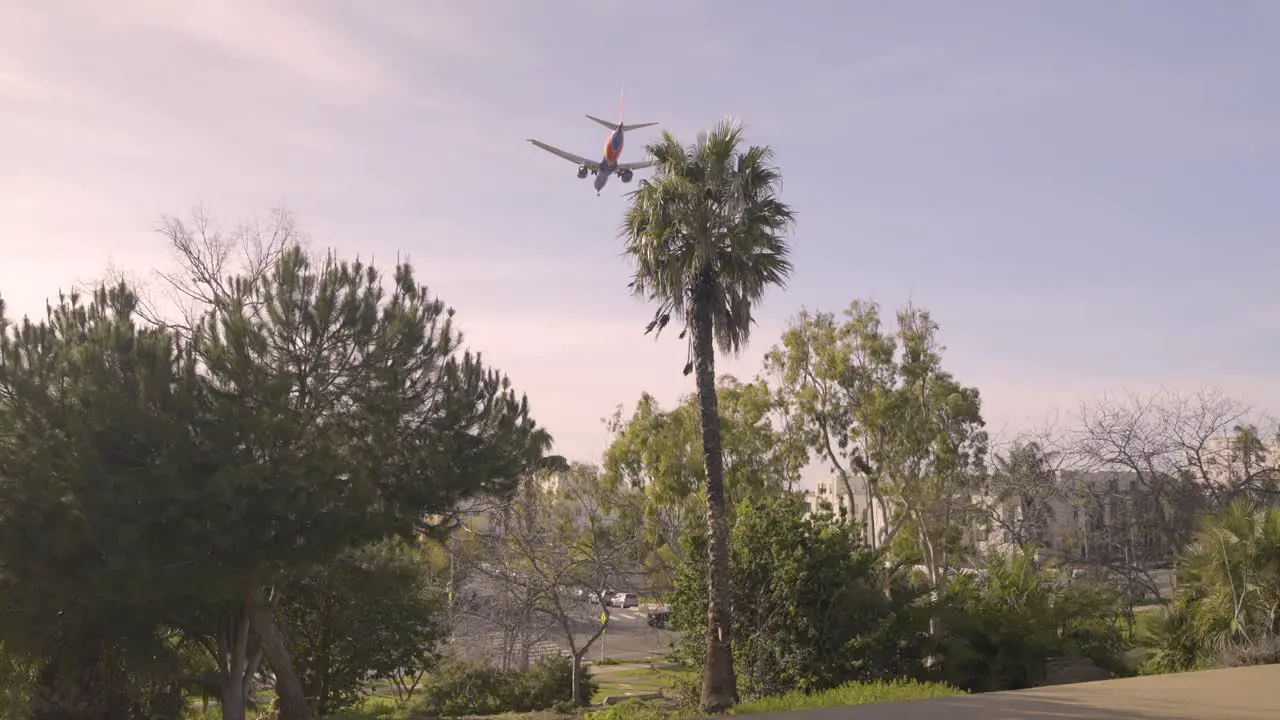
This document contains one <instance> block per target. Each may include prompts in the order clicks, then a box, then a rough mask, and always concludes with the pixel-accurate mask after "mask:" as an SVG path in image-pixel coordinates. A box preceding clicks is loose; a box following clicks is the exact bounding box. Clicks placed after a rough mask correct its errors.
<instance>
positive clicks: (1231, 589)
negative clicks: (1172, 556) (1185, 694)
mask: <svg viewBox="0 0 1280 720" xmlns="http://www.w3.org/2000/svg"><path fill="white" fill-rule="evenodd" d="M1178 576H1179V579H1180V584H1179V587H1178V590H1177V593H1176V595H1175V597H1174V601H1173V603H1172V604H1171V605H1170V606H1169V607H1168V608H1167V609H1166V610H1164V611H1162V614H1161V616H1160V618H1159V621H1158V622H1157V623H1156V624H1155V625H1154V626H1153V627H1152V639H1151V650H1150V652H1149V653H1148V655H1147V661H1146V664H1145V667H1144V670H1145V671H1146V672H1169V671H1181V670H1189V669H1193V668H1198V667H1205V666H1211V665H1238V664H1249V663H1254V662H1263V661H1266V659H1267V658H1270V657H1274V656H1276V655H1280V654H1278V653H1275V652H1274V649H1273V648H1272V645H1273V643H1274V638H1275V636H1276V634H1277V632H1280V613H1277V611H1276V608H1277V607H1280V508H1277V507H1275V506H1259V505H1256V504H1254V503H1252V502H1249V501H1247V500H1238V501H1236V502H1234V503H1232V504H1231V505H1229V506H1228V507H1226V508H1223V509H1222V510H1220V511H1219V512H1218V513H1217V514H1215V515H1213V516H1209V517H1207V518H1205V519H1204V520H1203V521H1202V522H1201V525H1200V528H1199V530H1198V531H1197V532H1196V533H1195V535H1194V536H1193V537H1192V541H1191V543H1190V544H1189V545H1187V547H1186V548H1184V549H1183V552H1182V553H1181V555H1180V557H1179V558H1178Z"/></svg>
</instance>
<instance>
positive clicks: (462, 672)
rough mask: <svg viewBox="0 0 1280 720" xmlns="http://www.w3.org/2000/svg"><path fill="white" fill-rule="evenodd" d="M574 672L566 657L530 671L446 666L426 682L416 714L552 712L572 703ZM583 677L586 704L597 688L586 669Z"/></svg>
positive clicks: (582, 699) (582, 698) (415, 706)
mask: <svg viewBox="0 0 1280 720" xmlns="http://www.w3.org/2000/svg"><path fill="white" fill-rule="evenodd" d="M572 673H573V663H572V662H571V661H570V660H569V658H566V657H562V656H556V657H553V658H548V659H546V660H542V661H540V662H538V663H536V664H534V665H533V666H531V667H530V668H529V669H528V670H499V669H498V668H495V667H491V666H487V665H475V664H470V663H464V662H447V663H444V664H442V665H441V666H440V668H439V670H438V671H437V672H436V673H435V674H434V675H432V676H431V677H430V678H428V679H427V680H425V681H424V682H423V684H422V687H421V688H420V689H419V690H418V693H417V695H416V701H415V702H414V703H413V710H414V712H413V714H414V715H415V716H428V717H439V716H451V717H457V716H460V715H497V714H499V713H504V712H530V711H533V710H547V709H550V708H552V707H555V706H557V705H558V704H560V703H565V702H567V701H569V700H570V698H571V697H572V695H573V690H572V687H573V676H572ZM582 673H583V677H582V681H581V683H580V685H579V691H580V694H579V697H578V701H579V702H580V703H583V704H585V703H587V702H589V701H590V700H591V695H592V694H593V693H595V690H596V684H595V682H594V681H592V680H591V677H590V675H589V674H588V673H587V671H586V669H585V668H583V670H582Z"/></svg>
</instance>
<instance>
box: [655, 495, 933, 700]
mask: <svg viewBox="0 0 1280 720" xmlns="http://www.w3.org/2000/svg"><path fill="white" fill-rule="evenodd" d="M736 508H737V509H736V512H735V514H734V522H733V527H732V529H731V534H730V555H729V564H730V570H731V572H730V579H731V581H732V582H731V588H730V589H731V594H732V604H733V620H734V621H733V662H734V668H735V670H736V671H737V675H738V692H739V693H740V694H741V695H742V697H743V699H744V700H750V699H752V698H756V697H766V696H771V695H776V694H779V693H784V692H788V691H791V690H802V691H806V692H815V691H821V690H826V689H829V688H833V687H838V686H840V685H843V684H844V683H847V682H850V681H862V682H868V681H874V680H880V679H888V678H894V677H912V676H915V675H917V673H918V672H919V671H920V661H921V658H922V642H923V639H924V637H925V630H927V621H924V620H923V616H922V614H921V613H920V612H919V604H918V603H917V602H916V600H917V595H918V594H919V591H918V589H917V588H913V587H912V586H910V584H909V583H907V582H905V581H904V579H903V578H902V577H901V576H897V575H895V574H894V573H892V572H890V571H888V570H887V569H886V568H885V567H884V562H883V556H882V555H880V554H879V553H877V552H876V551H874V550H873V549H871V548H869V547H867V546H866V545H865V544H864V543H863V542H862V540H861V539H860V533H857V532H854V531H853V530H852V528H851V527H850V526H849V525H848V524H847V523H840V522H834V521H833V518H832V517H830V516H826V515H824V514H819V515H817V516H811V515H809V514H808V508H807V506H806V505H804V503H803V502H801V501H799V500H797V499H796V498H791V497H783V498H772V499H749V500H745V501H743V502H741V503H739V504H738V505H737V506H736ZM681 542H682V543H683V544H684V548H685V552H684V553H683V558H684V560H683V561H682V562H681V563H680V565H679V566H678V567H677V577H676V582H675V589H674V592H673V593H672V595H671V603H672V605H671V611H672V612H671V626H672V628H673V629H676V630H679V631H683V636H682V639H681V641H680V645H679V646H678V648H677V652H678V655H679V657H680V659H681V660H682V661H683V662H684V663H686V664H688V665H689V666H691V667H694V668H698V667H699V666H700V665H701V663H702V662H703V659H704V656H705V652H706V641H705V632H706V622H707V587H708V585H707V580H706V556H707V554H706V532H705V529H704V528H701V527H691V528H690V529H689V530H688V531H687V532H685V533H683V535H682V537H681Z"/></svg>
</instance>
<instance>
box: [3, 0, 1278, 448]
mask: <svg viewBox="0 0 1280 720" xmlns="http://www.w3.org/2000/svg"><path fill="white" fill-rule="evenodd" d="M85 7H86V5H85V3H83V2H80V1H77V0H43V1H42V2H39V3H33V2H25V1H23V0H0V297H3V298H4V300H5V301H6V303H7V304H8V306H9V312H10V314H11V315H21V314H23V313H33V314H39V313H42V312H43V307H44V302H45V300H46V298H49V297H54V296H56V294H57V292H58V290H59V289H60V288H61V289H66V288H69V287H71V286H72V285H75V284H77V283H85V282H92V281H93V280H95V279H97V278H100V277H102V276H103V275H104V272H105V269H106V268H107V267H109V266H110V267H114V268H120V269H126V270H128V271H130V272H131V273H133V274H135V275H137V276H139V277H150V275H149V274H150V273H151V272H152V271H153V270H154V269H157V268H165V267H170V266H171V265H172V261H173V258H172V254H171V252H170V250H169V248H168V246H167V245H166V242H165V240H164V239H163V238H162V237H161V236H160V235H159V234H158V233H157V232H156V229H157V226H158V225H159V223H160V221H161V219H162V217H164V216H166V215H176V216H179V217H187V216H190V213H191V212H192V211H193V210H194V209H196V208H197V207H202V208H203V209H204V211H205V212H207V213H208V214H209V215H211V216H213V217H215V218H217V219H219V220H220V222H221V223H222V224H223V225H224V226H226V227H228V228H231V227H233V226H234V225H236V224H238V223H240V222H244V221H248V220H252V219H255V218H265V217H266V216H267V215H268V213H269V212H270V211H271V210H272V209H273V208H276V207H285V208H287V209H288V210H289V211H290V212H291V213H292V214H293V215H294V217H295V218H296V220H297V222H298V224H299V226H300V228H301V229H302V230H303V231H304V232H305V234H306V236H307V238H308V240H309V242H310V244H311V245H312V246H313V247H316V248H334V249H336V250H337V251H339V252H340V253H341V254H343V255H345V256H348V257H351V256H355V255H357V254H358V255H359V256H360V257H361V258H364V259H372V260H373V261H374V262H375V263H383V264H390V263H393V262H394V261H395V259H396V257H407V258H408V259H409V260H410V261H411V262H412V263H413V265H414V266H415V269H416V270H417V271H418V274H419V278H420V279H421V280H422V281H424V282H425V283H426V284H428V285H429V286H430V288H431V289H432V291H433V292H435V293H438V294H439V296H440V297H441V298H442V299H443V300H444V301H445V302H447V303H448V304H450V305H452V306H453V307H455V308H456V309H457V311H458V315H457V320H458V322H459V323H460V326H461V328H462V329H463V331H464V333H465V335H466V341H467V344H468V345H469V346H470V347H472V348H474V349H477V350H481V351H483V353H484V354H485V357H486V358H487V359H488V360H489V361H490V362H492V363H493V364H494V365H496V366H497V367H499V368H501V369H503V370H504V371H506V372H507V373H508V374H509V375H510V376H511V378H512V380H513V382H514V383H515V384H516V385H517V386H518V387H519V388H521V389H522V390H524V391H526V392H527V393H528V395H529V398H530V402H531V404H532V407H533V411H534V414H535V416H536V417H537V418H538V420H539V421H540V422H541V423H542V424H543V425H545V426H546V427H547V428H548V429H549V430H550V431H551V432H552V434H553V435H554V437H555V438H556V441H557V449H558V451H559V452H561V453H563V454H566V455H568V456H569V457H571V458H574V459H578V460H586V461H595V460H598V458H599V455H600V453H601V452H602V451H603V450H604V448H605V447H606V445H607V443H608V440H609V435H608V432H607V430H606V429H605V426H604V424H603V423H602V419H603V418H604V417H606V416H608V415H611V414H612V413H613V411H614V409H615V408H616V407H617V406H618V405H625V406H628V407H629V406H631V405H632V404H633V403H634V402H635V401H636V400H637V399H638V397H639V395H640V393H641V392H642V391H648V392H651V393H653V394H654V395H656V396H657V397H658V398H659V399H660V400H661V401H662V402H664V403H668V404H670V403H674V402H675V401H676V400H677V399H678V398H680V397H681V396H683V395H684V394H686V393H689V392H691V391H692V390H693V385H692V379H691V378H688V377H685V376H683V375H682V374H681V368H682V366H683V364H684V346H683V344H682V343H681V342H680V341H678V340H677V339H676V337H675V335H674V333H673V334H671V335H670V336H667V335H664V336H662V337H661V338H660V339H659V340H657V341H655V340H654V339H653V338H652V337H651V336H650V337H646V336H645V335H644V334H643V328H644V325H645V323H646V322H647V321H648V319H649V317H650V315H649V310H648V309H647V308H646V307H645V305H644V304H643V303H642V302H641V301H639V300H637V299H635V298H632V297H631V296H630V295H629V294H628V290H627V282H628V281H629V279H630V268H629V267H628V265H627V261H626V259H625V258H624V257H623V256H622V255H621V249H622V242H621V240H619V239H618V233H617V230H618V224H619V220H620V219H621V216H622V212H623V210H624V208H625V206H626V192H627V191H628V190H629V189H631V187H632V186H627V185H623V184H621V183H619V182H618V181H617V180H616V179H615V180H613V181H612V182H611V183H610V184H609V185H608V186H607V187H606V188H605V191H604V193H603V194H602V196H600V197H597V196H596V195H595V193H594V192H593V191H592V190H591V189H590V187H589V181H580V180H578V179H577V178H576V177H575V170H576V168H574V166H572V165H571V164H569V163H567V162H565V161H563V160H561V159H559V158H556V157H555V156H552V155H550V154H547V153H545V152H542V151H540V150H538V149H536V148H534V147H533V146H531V145H529V144H528V143H526V142H525V140H526V139H527V138H537V139H539V140H542V141H544V142H548V143H551V144H553V145H556V146H558V147H562V148H564V149H566V150H569V151H570V152H575V153H578V154H581V155H585V156H588V157H593V158H594V157H598V156H599V155H600V154H601V151H602V148H603V143H604V140H605V137H604V136H605V133H606V131H605V130H604V129H603V128H601V127H599V126H598V125H596V124H594V123H592V122H590V121H589V120H587V119H586V118H584V117H583V114H584V113H590V114H593V115H596V116H599V117H604V118H607V119H608V118H613V117H614V116H615V115H616V113H617V105H618V101H619V92H620V89H621V88H623V87H625V94H626V105H625V110H626V114H625V118H626V120H627V121H628V122H650V121H656V122H659V123H661V124H662V127H663V128H665V129H667V130H670V131H671V132H672V133H674V134H675V135H676V136H677V137H679V138H682V139H685V140H688V141H692V140H693V138H694V137H695V135H696V133H697V132H698V131H699V130H701V129H703V128H706V127H708V126H710V125H712V124H713V123H715V122H716V121H718V120H720V119H721V118H724V117H726V116H733V117H736V118H739V119H741V120H742V121H743V122H744V123H745V124H746V132H747V139H748V141H750V142H752V143H756V144H765V145H769V146H771V147H772V148H773V149H774V151H775V153H776V162H777V163H778V166H779V168H780V169H781V170H782V172H783V175H784V177H785V184H784V186H783V191H782V197H783V199H784V200H785V201H786V202H788V203H790V204H791V205H792V206H793V208H794V209H795V212H796V214H797V223H796V227H795V229H794V232H793V233H792V235H791V242H792V249H793V261H794V263H795V272H794V274H793V276H792V278H791V281H790V283H789V284H788V287H787V288H786V289H785V290H777V291H774V292H771V293H769V294H768V295H767V296H766V297H765V299H764V301H763V304H762V305H761V306H760V308H759V309H758V311H757V317H758V322H759V324H758V326H757V327H756V328H755V329H754V331H753V334H752V343H751V345H750V347H748V348H747V349H746V350H745V351H744V352H743V353H742V355H741V356H739V357H737V358H724V359H722V360H721V362H720V366H719V367H720V369H721V370H722V371H724V372H731V373H734V374H735V375H738V376H740V377H743V378H750V377H752V376H754V375H755V374H756V373H757V372H758V371H759V369H760V361H761V358H762V356H763V355H764V353H765V352H766V351H767V350H768V349H769V348H770V347H771V346H772V345H773V344H774V343H776V342H777V340H778V338H779V337H780V335H781V332H782V330H783V328H784V327H785V326H786V323H787V321H788V319H789V318H791V317H792V316H794V315H795V314H796V313H797V312H798V311H799V310H800V309H801V308H804V307H807V308H810V309H819V310H825V311H839V310H841V309H843V308H844V307H846V306H847V305H848V304H849V302H850V301H852V300H853V299H855V298H870V299H874V300H877V301H879V302H880V303H881V304H882V305H883V306H884V307H885V308H886V310H892V309H893V308H895V307H897V306H900V305H903V304H905V303H907V302H913V303H914V304H916V305H917V306H921V307H924V308H927V309H928V310H929V311H930V312H931V313H932V315H933V316H934V318H935V319H936V320H937V321H938V322H939V323H940V325H941V328H942V339H943V342H944V344H945V345H946V347H947V351H946V354H945V356H944V365H945V366H946V367H947V369H949V370H950V371H951V372H953V373H954V374H955V375H956V376H957V378H958V379H959V380H961V381H962V382H965V383H967V384H971V385H976V386H977V387H978V388H979V389H980V390H981V392H982V395H983V399H984V414H985V416H986V418H987V421H988V424H989V426H990V427H991V429H992V430H993V431H994V432H996V433H1006V434H1009V433H1015V432H1017V431H1018V430H1019V429H1021V428H1024V427H1029V426H1033V425H1035V424H1038V423H1040V422H1042V421H1043V420H1044V419H1045V418H1047V417H1051V416H1053V415H1055V414H1059V413H1068V414H1069V413H1071V412H1072V411H1073V410H1074V409H1076V408H1078V407H1079V405H1080V404H1081V403H1083V402H1091V401H1093V400H1094V399H1096V398H1097V397H1099V396H1100V395H1102V394H1103V393H1106V392H1111V391H1117V390H1121V389H1128V390H1137V391H1144V390H1151V389H1156V388H1166V389H1171V390H1177V391H1194V390H1198V389H1201V388H1204V387H1216V388H1220V389H1222V390H1225V391H1226V392H1228V393H1230V394H1232V395H1233V396H1235V397H1236V398H1237V399H1239V400H1240V401H1241V402H1244V403H1248V404H1250V405H1252V406H1253V407H1255V408H1258V409H1261V410H1277V409H1280V368H1278V366H1277V362H1276V358H1277V357H1280V300H1277V294H1276V292H1275V289H1276V288H1277V280H1278V279H1280V278H1278V275H1280V263H1278V262H1277V260H1280V242H1277V240H1278V236H1277V232H1278V231H1280V202H1273V201H1274V200H1275V198H1276V190H1277V188H1280V85H1277V83H1276V77H1277V75H1278V74H1280V46H1276V44H1275V43H1274V39H1275V37H1277V35H1280V3H1274V2H1267V1H1266V0H1258V1H1254V2H1250V1H1248V0H1236V1H1234V2H1230V3H1221V2H1212V1H1211V0H1204V1H1202V2H1189V1H1187V0H1128V1H1127V2H1124V3H1115V2H1105V1H1104V0H1079V1H1077V2H1070V3H1068V2H1046V1H1035V0H1022V1H1016V0H1005V1H996V0H971V1H970V2H966V3H949V2H942V1H940V0H938V1H935V2H921V1H918V0H897V1H896V2H894V3H886V2H870V1H860V0H806V2H793V3H781V2H765V1H764V0H718V1H717V0H678V1H677V0H649V1H648V2H644V3H638V2H634V1H631V2H622V1H621V0H545V1H543V2H537V3H533V2H525V1H524V0H468V1H467V2H465V3H462V2H449V3H446V2H425V1H417V0H380V1H379V2H376V3H373V2H362V1H360V0H272V2H262V1H261V0H227V1H226V2H222V3H216V4H215V3H208V2H196V1H195V0H113V2H112V3H110V10H109V11H106V10H105V9H103V11H102V12H96V13H90V12H88V11H86V10H85ZM655 130H656V128H655V129H647V130H638V131H636V132H634V133H631V134H629V135H628V141H627V147H626V149H624V151H623V159H624V160H638V159H640V157H641V155H642V152H643V143H644V142H646V141H648V140H651V139H653V138H655V137H656V136H657V133H656V132H655ZM644 172H645V171H640V172H638V173H637V175H638V176H640V177H643V175H644Z"/></svg>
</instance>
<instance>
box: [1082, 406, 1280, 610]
mask: <svg viewBox="0 0 1280 720" xmlns="http://www.w3.org/2000/svg"><path fill="white" fill-rule="evenodd" d="M1263 437H1264V436H1263V433H1262V431H1260V430H1259V429H1258V425H1257V424H1256V420H1255V418H1253V417H1252V413H1251V412H1250V410H1249V408H1248V407H1246V406H1244V405H1242V404H1241V403H1238V402H1236V401H1235V400H1233V399H1231V398H1230V397H1228V396H1226V395H1224V394H1223V393H1221V392H1219V391H1216V390H1203V391H1200V392H1197V393H1192V394H1177V393H1170V392H1157V393H1151V394H1139V393H1124V394H1121V395H1119V396H1105V397H1103V398H1102V399H1100V400H1099V401H1098V402H1096V403H1094V404H1093V405H1091V406H1086V407H1084V408H1083V410H1082V413H1081V423H1080V427H1079V428H1078V430H1077V432H1076V433H1075V437H1074V438H1073V441H1072V444H1071V447H1070V449H1069V455H1070V457H1071V459H1072V461H1073V462H1074V464H1075V466H1076V467H1077V468H1078V469H1079V470H1080V471H1081V472H1079V473H1076V475H1075V485H1076V491H1077V499H1078V503H1077V507H1078V512H1079V513H1080V514H1081V518H1080V523H1079V527H1078V537H1077V538H1076V540H1077V541H1078V542H1077V545H1078V547H1077V552H1076V555H1077V557H1078V558H1079V559H1082V560H1087V561H1089V562H1090V563H1092V564H1096V565H1099V566H1103V567H1105V568H1106V569H1107V570H1108V571H1109V572H1111V573H1112V574H1115V575H1117V576H1121V577H1123V578H1124V579H1125V581H1126V582H1128V583H1129V584H1130V586H1137V587H1141V588H1143V589H1145V590H1147V591H1150V592H1153V593H1155V594H1156V595H1158V596H1162V595H1164V594H1166V593H1167V592H1168V590H1171V589H1172V578H1171V577H1170V578H1167V579H1164V580H1161V579H1159V578H1157V577H1156V576H1155V574H1153V572H1152V569H1153V568H1163V567H1166V566H1168V565H1169V563H1170V562H1171V561H1172V558H1173V555H1174V553H1175V552H1177V550H1178V549H1179V548H1181V547H1182V546H1184V545H1185V544H1186V542H1187V541H1188V540H1189V539H1190V537H1191V534H1192V532H1193V530H1194V528H1195V523H1196V520H1197V518H1198V517H1200V516H1201V515H1202V514H1203V513H1204V512H1206V511H1208V510H1211V509H1212V508H1215V507H1222V506H1224V505H1225V504H1228V503H1230V502H1231V501H1232V500H1233V499H1234V498H1236V497H1239V496H1241V495H1252V496H1258V495H1268V494H1273V493H1274V492H1275V488H1276V479H1277V477H1280V473H1277V468H1276V465H1275V462H1274V460H1273V459H1272V458H1271V456H1270V453H1269V452H1268V450H1269V448H1268V444H1267V443H1266V442H1265V441H1264V439H1263ZM1162 574H1163V575H1169V574H1170V573H1168V572H1167V571H1164V572H1163V573H1162Z"/></svg>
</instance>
